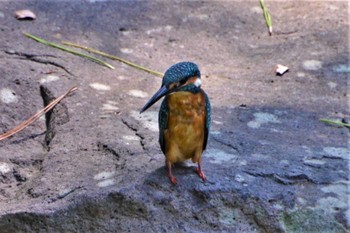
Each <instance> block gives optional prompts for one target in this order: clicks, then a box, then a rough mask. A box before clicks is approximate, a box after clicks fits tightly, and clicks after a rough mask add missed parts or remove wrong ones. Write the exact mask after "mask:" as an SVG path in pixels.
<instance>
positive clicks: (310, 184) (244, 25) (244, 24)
mask: <svg viewBox="0 0 350 233" xmlns="http://www.w3.org/2000/svg"><path fill="white" fill-rule="evenodd" d="M10 4H11V5H10ZM28 4H29V5H30V6H31V9H33V11H35V12H36V13H37V14H38V15H41V17H40V20H36V21H34V22H21V23H19V22H18V21H16V20H12V21H11V20H5V19H6V18H4V20H5V21H4V22H3V25H2V26H1V31H2V33H1V35H0V39H1V41H2V42H3V43H2V50H3V51H5V52H4V53H3V54H2V57H1V60H0V63H1V65H0V73H1V74H2V76H1V88H0V89H1V90H4V89H6V90H10V91H5V97H6V98H4V94H3V91H2V92H1V93H2V97H1V99H0V101H2V103H3V104H0V112H1V116H0V131H1V132H2V133H3V132H6V131H8V130H10V129H12V128H13V127H14V126H16V125H18V124H20V123H21V122H23V121H24V120H26V119H28V118H29V117H30V116H32V115H33V114H34V113H36V112H37V111H38V110H39V109H41V108H42V107H43V105H44V104H43V100H44V102H45V103H48V102H50V101H51V100H52V99H53V98H55V97H57V96H59V95H60V94H62V93H63V92H65V91H66V90H67V89H69V88H70V87H72V86H78V90H77V91H76V92H74V94H72V95H71V96H68V97H66V98H65V99H64V100H63V101H62V102H61V103H60V105H59V106H57V108H55V109H54V110H53V111H52V113H51V114H53V115H51V116H48V117H47V118H46V120H47V121H45V120H44V119H39V120H38V121H36V122H35V123H34V124H32V125H30V126H29V127H27V128H26V129H25V130H23V131H22V132H19V133H17V134H15V135H14V136H12V137H11V138H8V139H6V140H4V141H1V142H0V232H5V233H6V232H11V233H12V232H29V233H30V232H144V231H147V232H248V233H250V232H262V233H264V232H266V233H267V232H277V233H278V232H319V231H322V232H348V231H349V230H350V223H349V222H348V219H349V216H350V214H349V213H350V210H349V207H348V206H347V205H346V203H347V202H348V200H347V199H348V197H349V169H348V162H349V157H348V138H349V131H348V129H347V128H344V127H343V128H341V127H333V126H332V125H328V124H324V123H323V122H320V121H319V119H320V118H326V117H328V116H329V117H331V118H336V117H339V116H340V117H341V118H344V119H347V118H346V116H349V115H350V113H349V110H348V108H346V107H345V106H347V101H348V100H347V96H348V83H347V80H348V77H347V76H348V72H345V71H346V69H345V68H346V67H345V68H344V67H341V69H340V68H339V65H340V64H347V63H348V62H347V61H348V54H347V51H348V39H347V38H348V36H347V34H348V30H347V25H346V22H347V20H346V19H347V10H346V9H347V7H348V6H347V4H346V3H345V2H334V3H332V9H337V14H328V13H329V9H330V8H329V4H328V3H326V2H317V3H313V2H299V3H298V4H297V5H296V4H293V3H290V2H281V3H280V4H275V5H271V6H269V8H271V9H270V10H271V12H275V14H274V15H273V17H275V18H276V19H278V18H286V19H288V18H293V19H294V20H289V21H286V22H285V23H284V24H281V25H280V28H279V30H280V32H278V31H277V29H276V36H273V37H269V38H267V37H265V36H264V31H262V30H261V25H260V26H259V25H258V24H256V19H257V18H256V17H260V16H259V14H258V9H257V8H255V4H253V3H252V2H234V3H233V2H230V1H226V2H225V1H218V2H199V1H198V2H197V1H195V2H181V3H176V2H174V4H171V5H169V4H168V3H163V2H161V1H159V2H153V1H137V2H134V1H125V2H120V3H119V4H117V5H116V4H112V3H111V2H108V1H94V3H89V2H87V3H85V4H81V3H80V2H75V1H66V2H55V1H53V2H50V3H45V4H44V3H41V2H40V1H29V2H28ZM21 5H22V3H20V2H16V1H13V2H11V3H10V2H6V1H2V2H0V8H1V9H19V7H23V6H21ZM335 7H336V8H335ZM63 8H64V9H77V8H79V9H80V10H81V11H80V12H81V14H73V12H72V11H61V10H58V9H63ZM97 9H98V10H97ZM281 9H288V11H281ZM310 9H312V10H310ZM300 10H302V11H300ZM304 11H305V12H307V13H308V20H305V19H304V18H303V17H299V16H300V15H303V13H305V12H304ZM101 12H104V14H103V15H101V14H100V13H101ZM50 15H51V16H52V15H56V16H57V17H56V18H57V19H56V20H54V21H53V20H52V19H51V18H50V17H46V16H50ZM325 15H326V16H327V17H324V16H325ZM130 16H132V17H130ZM321 16H322V17H321ZM261 17H262V15H261ZM261 19H262V18H261ZM319 25H322V28H320V27H319ZM298 28H299V29H303V28H307V30H297V31H296V29H298ZM22 31H30V32H31V33H32V34H33V35H44V34H45V35H49V36H48V38H45V39H48V40H50V41H55V40H57V39H59V40H70V41H81V42H82V43H83V44H85V45H87V46H89V47H92V48H97V49H101V48H102V49H101V50H103V51H104V52H107V53H110V54H113V55H118V53H120V54H122V56H125V59H131V60H133V61H134V62H136V63H139V64H142V65H144V66H147V67H149V68H152V69H155V70H157V71H159V72H164V71H165V70H166V69H167V68H168V67H169V66H170V65H172V64H174V63H175V62H178V61H182V60H192V61H194V62H196V63H197V64H198V65H199V67H200V69H201V73H202V81H203V85H202V86H203V88H204V89H205V91H206V92H207V93H208V95H209V97H210V100H211V103H212V109H213V113H212V118H213V124H212V129H211V132H210V136H209V141H208V145H207V150H206V151H205V152H204V155H203V170H204V172H205V174H206V176H207V179H208V180H207V182H205V183H204V182H202V180H201V179H200V178H199V177H198V175H197V174H196V172H195V164H193V163H192V162H191V161H189V162H188V164H187V165H186V166H185V165H183V164H182V165H177V166H176V167H175V169H174V175H175V176H176V177H177V179H178V185H172V184H170V182H169V180H168V177H167V170H166V167H165V161H164V155H163V154H162V152H161V150H160V148H159V145H158V123H157V118H158V109H159V103H157V104H155V105H154V106H152V108H151V109H149V110H147V111H146V112H145V114H142V115H140V114H139V110H140V108H141V107H142V106H143V105H144V103H145V101H146V100H147V99H146V97H147V96H150V95H151V94H152V93H154V91H156V90H157V89H158V88H159V86H160V85H161V79H159V78H158V77H153V76H151V75H150V74H148V73H143V72H141V71H139V70H135V69H133V68H131V67H129V66H127V65H125V64H119V63H117V62H116V61H114V62H115V64H114V66H115V68H116V69H115V70H113V71H112V70H109V69H106V68H104V67H101V66H100V65H98V64H96V63H93V62H92V61H90V60H86V59H82V58H80V57H75V56H72V55H71V54H67V53H65V52H63V51H60V50H56V49H54V48H52V47H49V46H45V45H43V44H39V43H36V42H34V41H32V40H29V39H27V38H26V37H24V36H22V34H21V32H22ZM279 33H280V34H279ZM50 35H51V37H50ZM14 38H15V39H14ZM315 41H316V42H317V43H315ZM122 48H128V50H123V51H124V53H122V52H120V51H121V49H122ZM6 51H7V52H6ZM9 51H11V52H9ZM24 51H25V53H24ZM130 51H132V53H130ZM120 54H119V55H120ZM119 55H118V56H119ZM130 56H132V58H131V57H130ZM267 58H268V59H267ZM276 58H278V59H277V60H276ZM276 63H281V64H288V66H289V67H290V71H289V73H288V75H287V76H285V77H283V78H282V79H281V78H279V77H276V76H275V75H274V73H273V72H271V69H270V68H271V67H273V65H274V64H276ZM251 67H254V70H253V69H252V68H251ZM344 70H345V71H344ZM67 71H69V72H67ZM73 74H74V75H73ZM40 86H41V88H40ZM40 89H41V91H40ZM6 93H7V94H6ZM14 96H15V97H14ZM4 100H5V101H4ZM9 100H10V101H9ZM48 135H49V136H48Z"/></svg>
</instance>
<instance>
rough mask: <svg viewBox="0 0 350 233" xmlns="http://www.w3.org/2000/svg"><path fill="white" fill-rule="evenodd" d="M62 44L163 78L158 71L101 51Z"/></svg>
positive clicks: (67, 43)
mask: <svg viewBox="0 0 350 233" xmlns="http://www.w3.org/2000/svg"><path fill="white" fill-rule="evenodd" d="M62 44H64V45H69V46H72V47H75V48H80V49H84V50H86V51H89V52H92V53H95V54H98V55H101V56H104V57H107V58H109V59H113V60H117V61H120V62H122V63H125V64H127V65H128V66H131V67H133V68H136V69H139V70H143V71H146V72H148V73H150V74H153V75H155V76H159V77H163V76H164V74H163V73H160V72H158V71H155V70H151V69H148V68H146V67H143V66H140V65H137V64H135V63H133V62H130V61H127V60H125V59H122V58H120V57H117V56H113V55H110V54H108V53H104V52H101V51H99V50H96V49H92V48H88V47H85V46H81V45H77V44H73V43H70V42H67V41H63V42H62Z"/></svg>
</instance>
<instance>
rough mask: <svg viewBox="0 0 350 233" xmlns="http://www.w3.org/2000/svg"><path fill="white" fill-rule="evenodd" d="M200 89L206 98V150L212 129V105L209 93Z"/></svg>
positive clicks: (204, 142)
mask: <svg viewBox="0 0 350 233" xmlns="http://www.w3.org/2000/svg"><path fill="white" fill-rule="evenodd" d="M200 91H201V93H202V94H203V95H204V98H205V111H206V120H205V128H204V141H203V150H205V148H206V147H207V142H208V136H209V130H210V122H211V106H210V101H209V98H208V95H207V94H206V93H205V92H204V91H203V89H200Z"/></svg>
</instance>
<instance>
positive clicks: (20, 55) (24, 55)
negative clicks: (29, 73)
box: [4, 50, 74, 76]
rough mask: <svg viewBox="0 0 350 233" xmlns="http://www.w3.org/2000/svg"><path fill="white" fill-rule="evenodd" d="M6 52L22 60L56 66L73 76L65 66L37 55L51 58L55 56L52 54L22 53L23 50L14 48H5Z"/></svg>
mask: <svg viewBox="0 0 350 233" xmlns="http://www.w3.org/2000/svg"><path fill="white" fill-rule="evenodd" d="M4 52H5V53H6V54H9V55H17V56H18V58H17V59H22V60H29V61H33V62H37V63H41V64H44V65H52V66H56V67H58V68H60V69H62V70H64V71H65V72H67V73H68V74H70V75H72V76H74V75H73V74H72V73H71V72H70V71H69V70H68V69H67V68H66V67H64V66H63V65H60V64H58V63H56V62H53V61H49V60H43V59H40V58H39V57H51V58H57V57H56V56H54V55H49V54H41V55H39V54H30V53H23V52H17V51H14V50H5V51H4Z"/></svg>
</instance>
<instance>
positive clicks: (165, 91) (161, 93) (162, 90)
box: [140, 86, 172, 113]
mask: <svg viewBox="0 0 350 233" xmlns="http://www.w3.org/2000/svg"><path fill="white" fill-rule="evenodd" d="M171 91H172V90H169V89H168V88H167V87H166V86H162V87H161V88H160V89H159V90H158V91H157V92H156V93H155V94H154V95H153V96H152V98H151V99H150V100H148V102H147V103H146V104H145V106H143V108H142V109H141V111H140V113H143V112H144V111H146V110H147V109H148V108H149V107H151V106H152V105H153V104H154V103H155V102H157V101H158V100H159V99H160V98H162V97H163V96H165V95H166V94H169V93H170V92H171Z"/></svg>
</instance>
